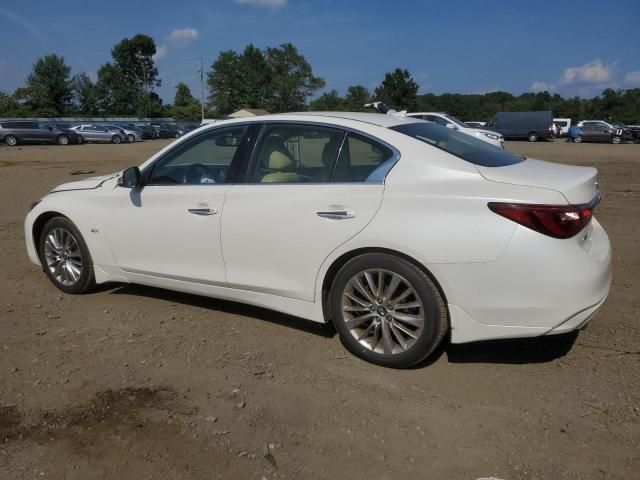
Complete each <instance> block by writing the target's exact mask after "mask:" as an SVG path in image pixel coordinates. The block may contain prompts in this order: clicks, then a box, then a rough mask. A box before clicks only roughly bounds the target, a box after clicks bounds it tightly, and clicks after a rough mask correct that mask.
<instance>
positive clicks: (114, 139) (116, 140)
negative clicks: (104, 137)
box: [111, 135, 122, 143]
mask: <svg viewBox="0 0 640 480" xmlns="http://www.w3.org/2000/svg"><path fill="white" fill-rule="evenodd" d="M111 143H122V137H120V135H114V136H113V137H111Z"/></svg>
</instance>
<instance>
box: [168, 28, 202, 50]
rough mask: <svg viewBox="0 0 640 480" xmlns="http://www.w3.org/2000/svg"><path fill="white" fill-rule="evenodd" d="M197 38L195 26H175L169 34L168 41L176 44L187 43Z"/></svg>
mask: <svg viewBox="0 0 640 480" xmlns="http://www.w3.org/2000/svg"><path fill="white" fill-rule="evenodd" d="M197 39H198V30H196V29H195V28H176V29H175V30H173V31H172V32H171V33H170V34H169V42H171V43H173V44H176V45H181V46H184V45H189V44H190V43H193V42H195V41H196V40H197Z"/></svg>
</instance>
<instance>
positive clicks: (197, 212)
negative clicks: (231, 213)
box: [189, 208, 218, 215]
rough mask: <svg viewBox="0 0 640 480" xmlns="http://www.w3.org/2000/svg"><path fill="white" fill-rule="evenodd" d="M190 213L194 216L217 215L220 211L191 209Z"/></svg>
mask: <svg viewBox="0 0 640 480" xmlns="http://www.w3.org/2000/svg"><path fill="white" fill-rule="evenodd" d="M189 213H193V214H194V215H215V214H216V213H218V210H216V209H215V208H190V209H189Z"/></svg>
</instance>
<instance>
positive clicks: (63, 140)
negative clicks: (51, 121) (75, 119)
mask: <svg viewBox="0 0 640 480" xmlns="http://www.w3.org/2000/svg"><path fill="white" fill-rule="evenodd" d="M56 142H58V145H69V137H68V136H67V135H58V138H56Z"/></svg>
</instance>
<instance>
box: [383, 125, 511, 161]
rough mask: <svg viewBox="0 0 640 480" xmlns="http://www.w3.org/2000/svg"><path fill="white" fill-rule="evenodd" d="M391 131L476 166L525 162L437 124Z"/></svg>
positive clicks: (504, 151) (397, 128) (469, 136)
mask: <svg viewBox="0 0 640 480" xmlns="http://www.w3.org/2000/svg"><path fill="white" fill-rule="evenodd" d="M391 130H395V131H397V132H400V133H404V134H405V135H409V136H410V137H413V138H415V139H417V140H420V141H422V142H424V143H427V144H429V145H432V146H434V147H436V148H439V149H440V150H444V151H445V152H447V153H450V154H451V155H455V156H456V157H459V158H462V159H463V160H466V161H467V162H470V163H473V164H474V165H480V166H483V167H504V166H507V165H514V164H516V163H520V162H522V161H524V158H522V157H519V156H516V155H514V154H512V153H509V152H507V151H506V150H503V149H501V148H498V147H494V146H493V145H491V144H490V143H487V142H485V141H483V140H479V139H477V138H475V137H472V136H471V135H467V134H466V133H462V132H458V131H456V130H453V129H451V128H446V127H442V126H440V125H437V124H435V123H430V122H416V123H409V124H406V125H398V126H395V127H391Z"/></svg>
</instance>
